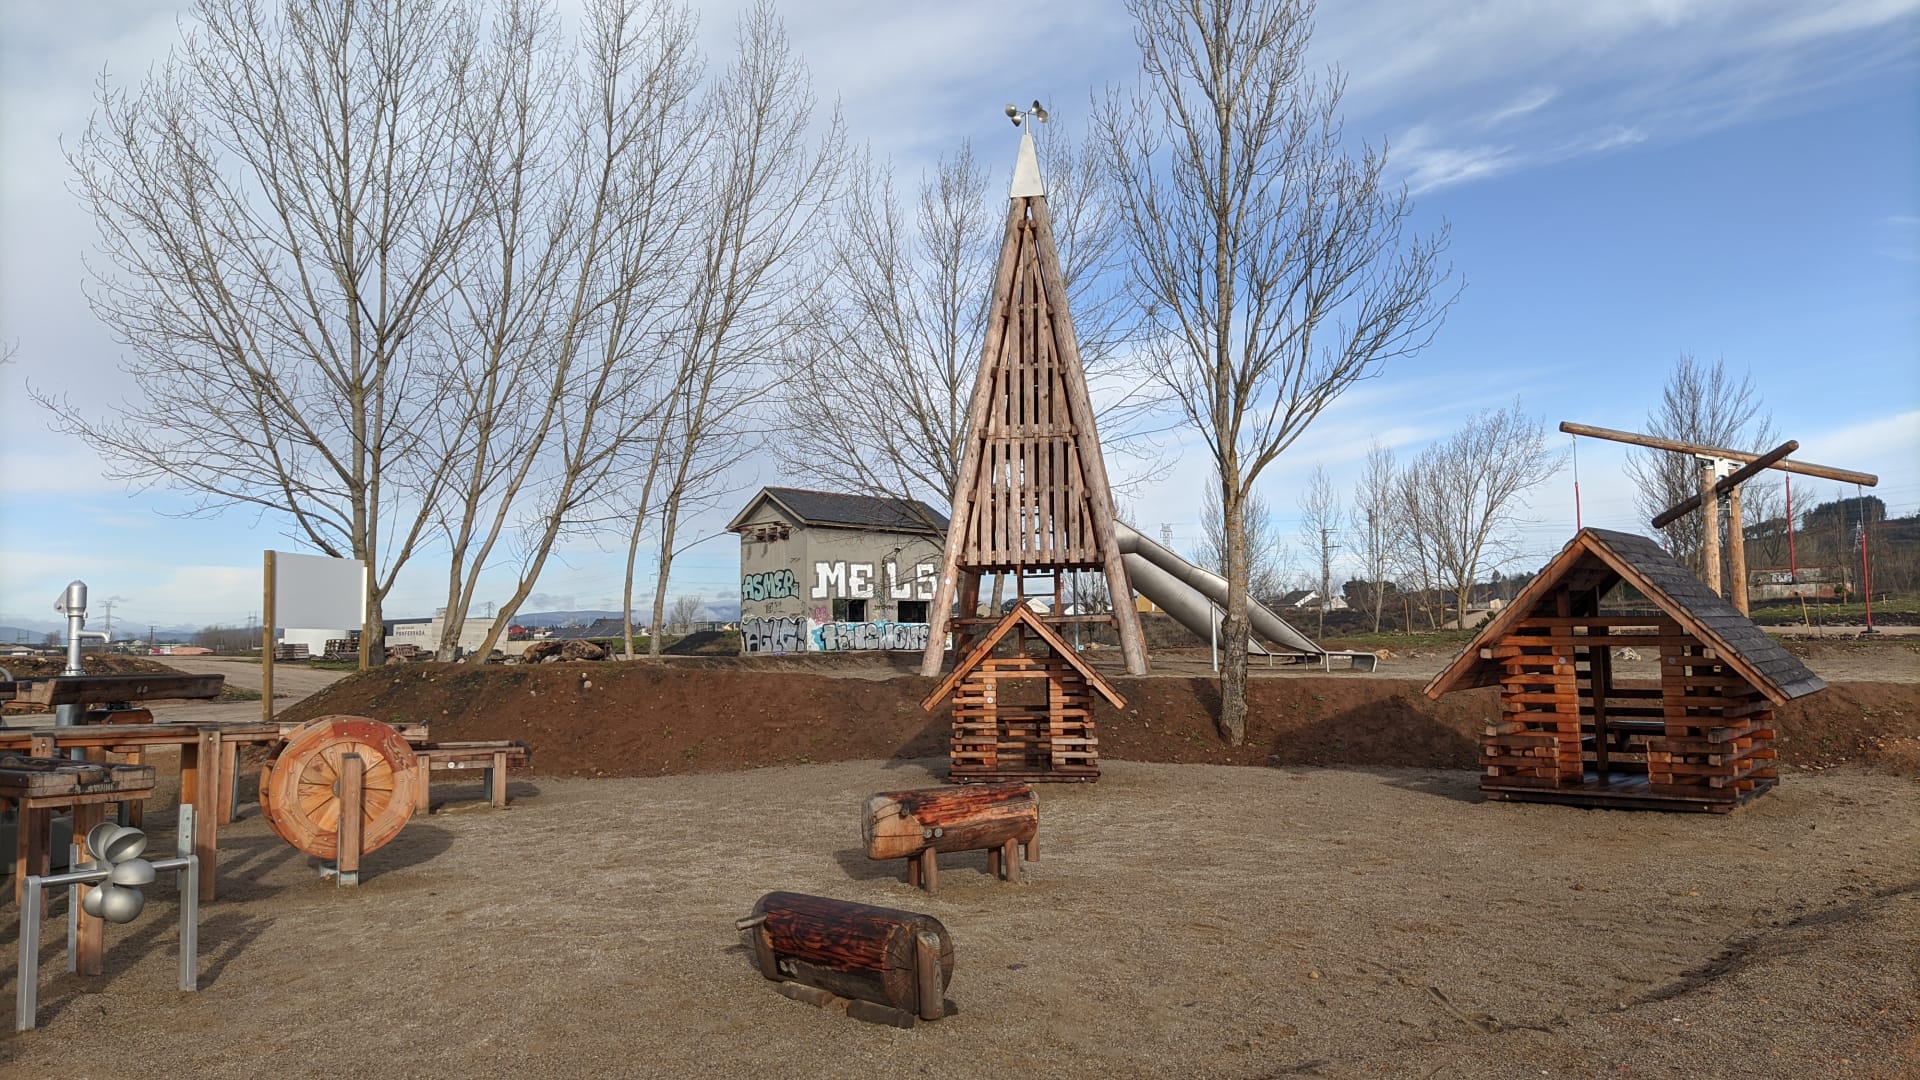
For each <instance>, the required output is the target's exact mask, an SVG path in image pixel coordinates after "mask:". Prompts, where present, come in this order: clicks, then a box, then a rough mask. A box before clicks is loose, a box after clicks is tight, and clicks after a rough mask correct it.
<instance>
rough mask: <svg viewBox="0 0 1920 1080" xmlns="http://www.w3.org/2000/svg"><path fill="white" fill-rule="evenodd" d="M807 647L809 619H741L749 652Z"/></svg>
mask: <svg viewBox="0 0 1920 1080" xmlns="http://www.w3.org/2000/svg"><path fill="white" fill-rule="evenodd" d="M921 636H922V637H925V635H924V634H923V635H921ZM806 647H807V620H805V619H803V618H801V617H799V616H797V615H795V616H791V617H789V618H779V619H759V618H751V619H741V620H740V648H741V651H742V652H749V653H797V652H804V651H805V650H806Z"/></svg>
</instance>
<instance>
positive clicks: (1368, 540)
mask: <svg viewBox="0 0 1920 1080" xmlns="http://www.w3.org/2000/svg"><path fill="white" fill-rule="evenodd" d="M1347 512H1348V518H1347V535H1348V536H1350V537H1352V542H1353V550H1354V554H1355V555H1356V556H1358V557H1359V559H1360V580H1361V583H1362V589H1361V599H1362V602H1363V606H1364V608H1365V610H1366V612H1367V614H1369V615H1371V616H1373V632H1374V633H1376V634H1377V633H1379V632H1380V620H1381V616H1382V613H1383V612H1384V611H1385V609H1386V605H1387V589H1388V588H1389V587H1391V585H1392V584H1393V577H1394V561H1395V553H1396V551H1397V549H1398V547H1399V543H1398V540H1397V538H1396V536H1395V534H1396V532H1397V531H1398V528H1399V526H1398V514H1397V513H1396V511H1395V508H1394V460H1393V451H1392V450H1390V449H1388V448H1387V447H1384V446H1381V445H1380V444H1379V443H1377V442H1375V443H1371V444H1369V445H1368V446H1367V464H1366V466H1365V468H1364V469H1363V470H1362V471H1361V473H1360V480H1359V482H1358V483H1356V484H1354V486H1353V502H1352V503H1351V504H1350V505H1349V507H1348V511H1347Z"/></svg>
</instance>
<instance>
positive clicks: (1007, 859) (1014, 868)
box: [1000, 840, 1020, 885]
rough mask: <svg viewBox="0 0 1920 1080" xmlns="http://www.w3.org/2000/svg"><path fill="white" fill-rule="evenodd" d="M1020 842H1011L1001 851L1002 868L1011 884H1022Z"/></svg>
mask: <svg viewBox="0 0 1920 1080" xmlns="http://www.w3.org/2000/svg"><path fill="white" fill-rule="evenodd" d="M1019 848H1020V841H1018V840H1009V841H1007V842H1006V844H1005V845H1004V846H1003V847H1001V849H1000V867H1001V870H1002V871H1003V873H1004V876H1005V877H1006V879H1007V881H1008V882H1009V883H1011V884H1014V885H1018V884H1020V854H1019Z"/></svg>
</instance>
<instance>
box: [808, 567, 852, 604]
mask: <svg viewBox="0 0 1920 1080" xmlns="http://www.w3.org/2000/svg"><path fill="white" fill-rule="evenodd" d="M846 591H847V564H846V563H843V562H817V563H814V564H813V598H814V599H815V600H822V599H826V598H827V597H832V596H842V595H845V593H846Z"/></svg>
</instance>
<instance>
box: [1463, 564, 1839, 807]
mask: <svg viewBox="0 0 1920 1080" xmlns="http://www.w3.org/2000/svg"><path fill="white" fill-rule="evenodd" d="M1619 586H1626V587H1627V588H1630V589H1631V590H1633V591H1636V592H1638V593H1639V595H1640V596H1642V597H1644V598H1645V599H1646V601H1647V602H1648V603H1650V604H1651V605H1652V607H1653V609H1654V610H1651V611H1646V610H1635V611H1624V610H1614V609H1612V608H1608V609H1605V610H1604V611H1603V608H1602V603H1601V601H1602V599H1603V598H1605V597H1606V596H1607V595H1608V594H1609V593H1610V592H1613V591H1614V590H1615V589H1616V587H1619ZM1624 648H1631V649H1633V650H1635V651H1636V652H1637V653H1639V654H1640V655H1641V656H1643V657H1651V656H1657V657H1658V658H1659V665H1660V670H1659V675H1658V680H1657V682H1656V681H1654V680H1652V679H1646V680H1641V681H1640V683H1639V684H1629V683H1626V682H1623V681H1622V680H1618V679H1616V677H1615V670H1614V662H1615V661H1614V650H1616V649H1624ZM1495 685H1497V686H1499V687H1500V712H1499V714H1498V715H1497V717H1496V718H1495V719H1493V720H1491V721H1490V722H1489V723H1488V724H1487V727H1486V729H1485V733H1484V734H1483V736H1482V737H1481V743H1480V745H1481V763H1482V765H1483V766H1484V769H1485V771H1484V773H1483V774H1482V776H1481V778H1480V789H1481V791H1483V792H1485V793H1486V795H1487V797H1488V798H1491V799H1504V800H1515V801H1523V802H1560V803H1572V804H1575V805H1580V806H1611V807H1623V808H1635V809H1657V810H1704V811H1712V812H1716V813H1724V812H1726V811H1728V810H1731V809H1733V808H1734V807H1735V806H1737V805H1739V804H1740V803H1742V802H1744V801H1746V800H1747V799H1750V798H1752V797H1753V796H1755V795H1758V794H1760V793H1761V792H1763V791H1766V790H1767V789H1768V788H1770V787H1772V786H1773V784H1774V781H1775V780H1776V778H1777V776H1778V774H1777V772H1776V771H1775V768H1774V760H1775V756H1776V751H1775V750H1774V747H1773V740H1774V723H1773V720H1774V714H1773V710H1774V708H1775V707H1776V706H1779V705H1782V704H1785V703H1786V702H1788V701H1791V700H1793V699H1794V698H1798V697H1804V696H1805V695H1807V694H1811V693H1814V692H1815V691H1818V690H1821V689H1823V688H1825V686H1826V684H1825V683H1824V682H1822V681H1821V680H1820V678H1819V677H1818V676H1816V675H1814V674H1813V673H1812V672H1811V671H1808V670H1807V669H1806V667H1805V666H1804V665H1803V664H1801V663H1800V661H1798V660H1796V659H1794V657H1793V656H1792V655H1790V654H1789V653H1788V652H1787V651H1786V650H1785V649H1782V648H1781V647H1780V646H1779V645H1778V644H1776V643H1775V642H1774V641H1773V639H1771V638H1769V637H1768V636H1767V634H1766V632H1765V631H1763V630H1761V629H1760V628H1759V627H1757V626H1755V625H1754V624H1753V623H1752V622H1751V621H1749V620H1748V619H1747V617H1746V616H1744V615H1742V614H1740V613H1739V612H1738V611H1736V610H1734V608H1733V606H1732V605H1730V604H1728V603H1727V602H1726V601H1725V600H1722V599H1721V598H1720V597H1718V596H1716V595H1714V593H1713V592H1712V591H1710V590H1709V589H1708V588H1707V587H1706V586H1705V585H1703V584H1701V583H1700V582H1699V581H1698V580H1697V579H1695V578H1694V576H1693V575H1692V574H1691V573H1690V572H1688V570H1687V569H1686V567H1684V566H1682V565H1681V564H1680V563H1678V562H1676V561H1674V559H1673V558H1672V557H1671V556H1669V555H1668V554H1667V553H1666V552H1665V551H1663V550H1661V548H1660V546H1659V545H1658V544H1656V543H1655V542H1654V541H1652V540H1650V539H1648V538H1646V537H1644V536H1634V535H1631V534H1628V533H1619V532H1611V531H1608V530H1605V529H1583V530H1581V531H1580V533H1579V534H1578V535H1576V536H1575V537H1574V538H1573V539H1572V541H1570V542H1569V543H1568V544H1567V546H1566V547H1565V548H1563V549H1562V550H1561V551H1560V553H1559V554H1558V555H1556V556H1554V558H1553V561H1552V562H1551V563H1549V564H1548V565H1547V566H1546V568H1545V569H1543V570H1542V571H1541V572H1540V574H1539V576H1537V577H1535V578H1534V579H1533V581H1532V582H1531V583H1530V584H1529V585H1528V586H1527V587H1526V589H1525V590H1523V591H1522V592H1521V594H1520V596H1519V597H1518V598H1517V599H1515V600H1514V602H1513V604H1512V605H1511V606H1509V607H1508V608H1507V609H1506V610H1504V611H1503V612H1501V613H1500V615H1499V616H1498V617H1497V618H1495V619H1493V620H1492V621H1491V622H1490V623H1488V624H1487V626H1486V627H1485V628H1484V629H1483V630H1481V632H1480V634H1479V635H1478V636H1477V637H1476V638H1475V639H1474V641H1473V643H1472V644H1471V645H1469V646H1468V647H1467V649H1466V651H1465V652H1463V653H1461V654H1460V656H1459V657H1458V658H1457V659H1455V660H1454V662H1453V663H1452V664H1450V665H1448V667H1447V668H1446V670H1444V671H1442V672H1441V673H1440V674H1439V675H1437V676H1435V677H1434V679H1433V681H1432V682H1431V683H1429V684H1428V685H1427V689H1426V693H1427V696H1428V697H1432V698H1438V697H1439V696H1440V695H1442V694H1445V693H1447V692H1448V691H1452V690H1465V689H1470V688H1473V687H1480V686H1495Z"/></svg>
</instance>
